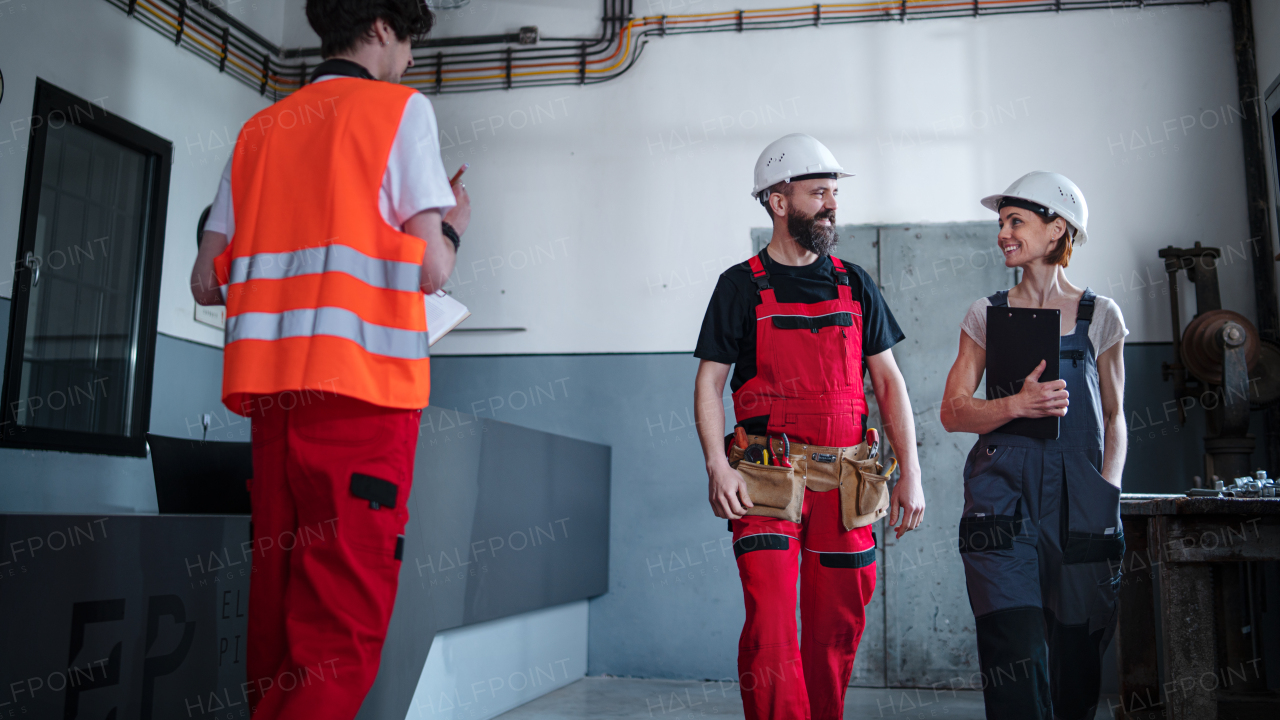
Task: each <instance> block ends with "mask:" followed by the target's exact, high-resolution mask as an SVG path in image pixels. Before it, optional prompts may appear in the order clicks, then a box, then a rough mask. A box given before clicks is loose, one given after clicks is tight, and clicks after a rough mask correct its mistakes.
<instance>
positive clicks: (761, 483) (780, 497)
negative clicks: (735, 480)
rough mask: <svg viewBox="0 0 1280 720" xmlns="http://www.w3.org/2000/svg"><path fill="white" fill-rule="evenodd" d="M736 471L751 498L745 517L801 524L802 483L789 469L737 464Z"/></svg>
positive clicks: (748, 463) (746, 463)
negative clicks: (744, 483)
mask: <svg viewBox="0 0 1280 720" xmlns="http://www.w3.org/2000/svg"><path fill="white" fill-rule="evenodd" d="M736 469H737V471H738V473H739V474H741V475H742V479H743V481H744V482H746V484H747V495H749V496H750V497H751V504H752V505H754V506H755V507H752V508H748V510H747V514H748V515H765V516H767V517H776V518H781V519H783V520H790V521H791V522H797V523H798V522H800V510H801V508H802V506H803V504H804V480H802V479H801V478H800V477H799V476H797V475H796V474H795V473H794V472H792V470H791V468H786V467H778V466H774V465H757V464H756V463H750V462H739V463H738V465H737V468H736Z"/></svg>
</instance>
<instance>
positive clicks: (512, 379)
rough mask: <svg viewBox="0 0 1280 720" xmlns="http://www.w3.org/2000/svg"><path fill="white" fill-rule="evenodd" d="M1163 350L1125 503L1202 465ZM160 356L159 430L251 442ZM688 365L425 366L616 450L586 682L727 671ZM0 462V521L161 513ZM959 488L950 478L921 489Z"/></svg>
mask: <svg viewBox="0 0 1280 720" xmlns="http://www.w3.org/2000/svg"><path fill="white" fill-rule="evenodd" d="M8 305H9V303H8V301H7V300H0V337H6V336H7V324H8V317H9V314H8V310H9V308H8ZM949 344H950V343H948V345H949ZM1170 352H1171V350H1170V346H1169V345H1168V344H1151V345H1129V346H1126V348H1125V362H1126V366H1127V368H1128V382H1127V386H1126V405H1127V412H1128V415H1129V418H1130V426H1131V431H1130V432H1131V435H1130V437H1131V440H1130V450H1129V462H1128V464H1127V467H1126V469H1125V481H1124V484H1125V490H1126V491H1131V492H1154V491H1160V490H1165V491H1173V490H1177V489H1179V488H1181V487H1183V485H1184V481H1182V480H1175V478H1189V477H1190V475H1192V474H1194V473H1196V472H1198V468H1199V467H1200V460H1199V457H1200V453H1201V445H1200V441H1199V438H1200V437H1201V435H1202V433H1203V420H1202V419H1201V417H1200V415H1199V413H1196V412H1193V413H1192V414H1191V419H1190V421H1189V422H1188V425H1187V427H1186V428H1185V429H1175V428H1176V426H1177V421H1176V416H1170V417H1169V418H1166V417H1165V415H1164V408H1165V405H1164V403H1165V401H1166V400H1167V399H1168V398H1169V397H1170V392H1171V390H1170V388H1169V387H1168V385H1167V384H1166V383H1163V382H1161V381H1160V379H1159V367H1160V362H1161V361H1162V360H1166V359H1168V358H1169V355H1170ZM156 353H157V358H156V376H155V392H154V393H153V400H152V421H151V422H152V428H153V429H154V430H155V432H158V433H162V434H165V435H174V436H178V437H198V436H199V434H200V424H199V419H200V416H201V414H203V413H205V412H209V413H211V414H212V416H213V422H212V424H211V428H210V432H209V437H210V439H218V440H239V441H244V440H247V439H248V423H246V422H244V421H243V420H242V419H240V418H238V417H237V416H235V415H231V414H229V413H227V412H226V411H225V410H224V409H223V408H222V406H221V404H220V403H219V400H218V396H219V392H218V390H219V386H220V378H221V358H222V353H221V351H220V350H219V349H217V348H212V347H207V346H203V345H198V344H195V343H190V342H187V341H184V340H177V339H174V338H172V337H169V336H165V335H161V336H160V338H159V341H158V342H157V350H156ZM696 368H697V361H696V360H695V359H694V358H692V357H691V356H689V355H687V354H643V355H532V356H486V357H466V356H456V357H447V356H446V357H437V358H435V359H434V362H433V370H434V372H433V390H434V392H433V393H432V404H433V405H434V406H435V407H437V408H452V409H457V410H461V411H463V412H469V413H473V414H477V415H480V416H481V417H492V418H495V419H498V420H502V421H505V422H511V423H515V424H517V425H524V426H527V427H531V428H536V429H539V430H545V431H547V432H552V433H558V434H562V435H568V436H570V437H577V438H581V439H583V440H590V441H593V442H598V443H603V444H608V445H612V446H613V459H612V476H613V478H612V494H613V495H612V502H611V510H610V514H611V518H610V519H611V528H612V530H611V549H610V565H609V572H610V581H609V588H610V591H609V593H608V594H606V595H604V596H602V597H600V598H597V599H595V600H593V601H592V607H591V619H592V622H591V641H590V667H589V672H590V673H591V674H601V673H610V674H615V675H634V676H645V677H683V678H706V677H715V678H720V677H729V676H731V675H733V673H734V662H735V648H736V640H737V635H738V632H739V630H740V628H741V623H742V617H743V616H742V595H741V589H740V588H739V585H738V580H737V568H736V566H735V565H734V561H733V553H732V551H731V550H730V549H729V547H728V541H727V538H728V537H729V534H728V533H727V532H725V529H724V523H723V521H720V520H717V519H716V518H715V517H714V516H712V515H711V513H710V511H709V509H708V508H707V506H706V491H705V487H706V486H705V475H704V474H703V470H702V455H701V451H700V449H699V447H698V443H697V439H696V436H695V433H694V429H693V422H692V421H693V403H692V397H693V393H692V388H693V376H694V372H695V370H696ZM923 400H924V399H923V398H918V399H917V403H918V404H921V405H923V402H922V401H923ZM428 417H432V416H431V415H429V416H428ZM434 417H440V416H439V415H435V416H434ZM1255 419H1256V417H1255ZM1254 432H1255V434H1258V433H1260V428H1259V429H1255V430H1254ZM0 463H3V467H4V468H5V472H3V473H0V511H5V512H24V511H25V512H58V513H76V512H130V511H134V512H137V511H141V512H154V511H155V492H154V489H153V485H152V480H151V467H150V463H149V461H147V460H145V459H138V458H116V457H109V456H103V455H83V454H74V453H58V452H32V451H21V450H12V449H3V448H0ZM957 473H958V471H957ZM957 480H958V474H957V476H956V477H955V478H937V479H933V480H931V481H933V482H939V481H941V482H951V481H957ZM926 492H928V488H926ZM910 539H911V538H910V536H907V537H906V538H904V539H903V542H904V544H905V543H907V541H908V540H910ZM871 639H872V638H870V637H868V641H870V640H871ZM879 642H880V643H883V640H882V639H881V640H880V641H879ZM864 647H870V646H869V645H868V646H864ZM880 647H882V645H881V646H880ZM881 672H883V670H881ZM868 680H870V678H868Z"/></svg>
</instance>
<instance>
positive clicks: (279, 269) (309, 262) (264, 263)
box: [230, 245, 422, 292]
mask: <svg viewBox="0 0 1280 720" xmlns="http://www.w3.org/2000/svg"><path fill="white" fill-rule="evenodd" d="M421 269H422V267H421V265H420V264H415V263H407V262H400V261H398V260H380V259H378V258H375V257H369V256H368V255H365V254H364V253H362V252H360V251H359V250H356V249H355V248H353V247H350V246H347V245H322V246H320V247H312V248H303V249H301V250H294V251H293V252H281V253H257V254H254V255H246V256H244V257H238V258H235V259H234V260H232V261H231V283H230V284H232V285H234V284H236V283H242V282H246V281H248V280H283V279H285V278H291V277H298V276H300V275H316V274H319V273H325V272H340V273H346V274H348V275H350V276H352V277H354V278H356V279H358V280H362V281H364V282H365V283H367V284H369V285H372V286H373V287H377V288H386V289H387V290H403V291H405V292H421V287H420V283H421V277H420V274H421Z"/></svg>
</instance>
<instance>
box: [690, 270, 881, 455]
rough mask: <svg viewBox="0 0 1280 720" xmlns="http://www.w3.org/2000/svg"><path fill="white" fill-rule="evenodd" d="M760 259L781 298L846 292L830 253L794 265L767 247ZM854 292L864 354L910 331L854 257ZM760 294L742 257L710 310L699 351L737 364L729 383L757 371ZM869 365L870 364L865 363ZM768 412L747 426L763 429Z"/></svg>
mask: <svg viewBox="0 0 1280 720" xmlns="http://www.w3.org/2000/svg"><path fill="white" fill-rule="evenodd" d="M759 257H760V260H761V262H763V263H764V269H765V271H766V272H768V273H769V286H770V287H772V288H773V291H774V297H776V298H777V300H778V302H780V303H805V304H812V303H817V302H822V301H824V300H835V299H837V298H839V297H840V292H839V290H838V289H837V286H836V269H835V266H834V265H832V263H831V261H830V260H829V259H828V258H827V257H826V256H825V255H824V256H823V257H820V258H818V260H817V261H816V262H814V263H813V264H812V265H805V266H802V267H793V266H791V265H782V264H780V263H776V262H774V261H773V259H772V258H770V257H769V253H768V252H767V251H765V250H761V251H760V256H759ZM844 266H845V269H846V270H848V271H849V292H850V294H851V295H852V297H853V299H854V300H855V301H857V302H859V303H861V305H862V355H863V357H870V356H872V355H879V354H880V353H882V352H884V351H885V350H888V349H889V348H891V347H893V346H894V345H897V344H898V343H899V342H901V341H902V340H903V338H905V337H906V335H903V334H902V329H901V328H900V327H898V321H897V320H894V318H893V313H892V312H890V311H889V306H888V305H886V304H885V302H884V296H883V295H881V294H880V288H878V287H876V284H875V282H874V281H872V279H871V277H870V276H869V275H867V271H865V270H863V269H862V268H861V267H859V266H857V265H854V264H853V263H850V262H845V263H844ZM759 304H760V295H759V294H758V293H757V292H756V284H755V282H753V281H752V279H751V266H750V265H748V264H747V263H745V262H743V263H739V264H737V265H734V266H733V267H731V268H729V269H728V270H725V271H724V272H723V273H722V274H721V275H720V280H719V282H717V283H716V289H715V292H713V293H712V294H711V302H710V303H709V304H708V305H707V314H706V316H704V317H703V319H702V331H701V332H700V333H699V334H698V346H697V348H696V349H695V350H694V351H693V355H694V357H696V358H699V359H701V360H711V361H713V362H718V363H724V364H725V365H733V366H734V368H733V378H732V379H731V380H730V382H729V387H730V388H731V389H732V390H733V391H735V392H736V391H737V389H738V388H740V387H742V385H743V384H744V383H745V382H747V381H748V380H750V379H751V378H753V377H755V376H756V306H757V305H759ZM864 367H865V366H864ZM767 424H768V418H767V417H764V418H763V420H761V419H760V418H751V421H744V422H743V423H742V425H743V427H745V428H746V430H747V432H749V433H751V434H753V435H763V434H765V432H766V429H765V427H766V426H767Z"/></svg>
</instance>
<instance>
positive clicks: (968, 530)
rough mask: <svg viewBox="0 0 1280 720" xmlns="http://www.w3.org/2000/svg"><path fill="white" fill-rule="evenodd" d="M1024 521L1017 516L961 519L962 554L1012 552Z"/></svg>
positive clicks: (986, 516) (985, 516)
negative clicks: (997, 551)
mask: <svg viewBox="0 0 1280 720" xmlns="http://www.w3.org/2000/svg"><path fill="white" fill-rule="evenodd" d="M1021 524H1022V519H1021V518H1020V517H1018V516H1017V515H984V514H981V513H980V514H978V515H974V516H972V517H962V518H960V552H962V553H969V552H984V551H987V550H1010V549H1012V548H1013V539H1014V538H1015V537H1017V536H1018V530H1019V525H1021Z"/></svg>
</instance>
